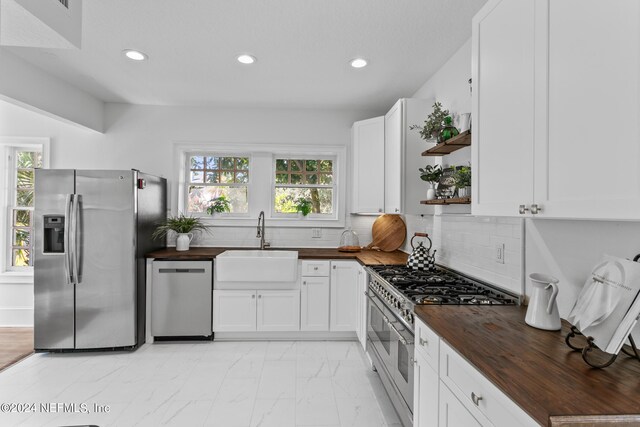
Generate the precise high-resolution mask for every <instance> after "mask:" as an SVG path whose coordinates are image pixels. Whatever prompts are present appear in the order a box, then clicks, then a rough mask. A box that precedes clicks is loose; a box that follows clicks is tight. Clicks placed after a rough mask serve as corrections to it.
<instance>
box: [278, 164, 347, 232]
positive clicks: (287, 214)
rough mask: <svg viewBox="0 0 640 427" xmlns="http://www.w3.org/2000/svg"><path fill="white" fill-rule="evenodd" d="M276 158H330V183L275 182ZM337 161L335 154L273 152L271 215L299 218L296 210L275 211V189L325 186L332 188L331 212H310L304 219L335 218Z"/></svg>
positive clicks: (337, 179)
mask: <svg viewBox="0 0 640 427" xmlns="http://www.w3.org/2000/svg"><path fill="white" fill-rule="evenodd" d="M278 160H305V161H306V160H331V162H332V166H331V174H332V179H331V182H332V183H331V185H320V184H287V185H285V184H278V183H276V174H277V173H278V171H277V170H276V163H277V161H278ZM337 163H338V155H337V154H320V155H317V154H316V155H312V154H301V153H297V154H291V155H289V154H276V153H274V154H273V161H272V166H271V167H272V171H271V179H272V184H271V215H272V217H273V218H289V219H299V218H298V215H297V212H277V211H276V190H277V188H326V189H331V190H332V194H331V207H332V209H333V213H330V214H317V213H313V212H312V213H310V214H309V215H307V219H305V220H309V219H320V220H322V219H327V220H332V219H336V218H337V212H336V203H337V196H338V183H339V177H338V173H337V171H336V165H337Z"/></svg>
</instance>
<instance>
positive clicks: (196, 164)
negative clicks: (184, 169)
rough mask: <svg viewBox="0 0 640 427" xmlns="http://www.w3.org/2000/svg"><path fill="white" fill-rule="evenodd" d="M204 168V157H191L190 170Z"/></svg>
mask: <svg viewBox="0 0 640 427" xmlns="http://www.w3.org/2000/svg"><path fill="white" fill-rule="evenodd" d="M203 166H204V157H202V156H193V157H192V158H191V168H190V169H203Z"/></svg>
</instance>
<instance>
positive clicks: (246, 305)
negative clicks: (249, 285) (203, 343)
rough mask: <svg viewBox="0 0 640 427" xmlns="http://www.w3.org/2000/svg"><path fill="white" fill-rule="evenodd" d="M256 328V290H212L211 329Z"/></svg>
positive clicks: (234, 330)
mask: <svg viewBox="0 0 640 427" xmlns="http://www.w3.org/2000/svg"><path fill="white" fill-rule="evenodd" d="M255 330H256V291H244V290H241V291H227V290H217V289H216V290H214V291H213V331H214V332H246V331H255Z"/></svg>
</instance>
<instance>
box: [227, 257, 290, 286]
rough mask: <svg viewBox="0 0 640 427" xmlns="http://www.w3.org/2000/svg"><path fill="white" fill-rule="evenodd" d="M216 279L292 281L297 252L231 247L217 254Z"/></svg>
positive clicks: (231, 280)
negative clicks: (230, 249)
mask: <svg viewBox="0 0 640 427" xmlns="http://www.w3.org/2000/svg"><path fill="white" fill-rule="evenodd" d="M215 271H216V280H217V281H218V282H295V281H296V280H297V278H298V251H272V250H267V251H261V250H232V251H225V252H223V253H221V254H220V255H218V256H217V257H216V264H215Z"/></svg>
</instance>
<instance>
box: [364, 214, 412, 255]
mask: <svg viewBox="0 0 640 427" xmlns="http://www.w3.org/2000/svg"><path fill="white" fill-rule="evenodd" d="M371 234H372V235H373V241H372V242H371V244H370V245H369V246H367V248H369V249H371V248H377V249H380V250H381V251H384V252H393V251H395V250H396V249H398V248H399V247H400V246H402V244H403V243H404V240H405V239H406V237H407V226H406V224H405V223H404V220H403V219H402V217H400V215H391V214H384V215H381V216H379V217H378V219H376V220H375V221H374V223H373V227H372V228H371Z"/></svg>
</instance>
